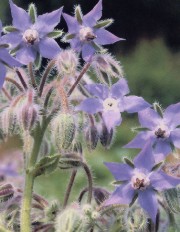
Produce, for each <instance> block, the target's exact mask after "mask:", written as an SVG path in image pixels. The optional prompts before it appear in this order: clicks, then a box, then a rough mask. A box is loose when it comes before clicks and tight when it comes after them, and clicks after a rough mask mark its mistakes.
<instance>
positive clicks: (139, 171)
mask: <svg viewBox="0 0 180 232" xmlns="http://www.w3.org/2000/svg"><path fill="white" fill-rule="evenodd" d="M152 152H153V151H152V146H151V143H150V142H148V143H146V145H145V146H144V148H143V150H142V151H141V152H140V153H139V154H138V155H137V156H136V157H135V159H134V164H133V163H132V165H128V164H119V163H105V165H106V166H107V168H108V169H109V170H110V172H111V173H112V175H113V176H114V178H115V179H116V182H117V183H118V182H119V181H120V182H123V183H122V184H121V185H120V186H118V187H117V188H116V190H115V191H114V192H113V193H112V195H111V196H110V197H109V199H107V200H106V201H105V202H104V205H105V206H107V205H112V204H130V203H132V202H133V200H134V199H135V197H137V198H138V203H139V204H140V206H141V207H142V208H143V209H144V210H145V211H146V212H147V213H148V214H149V216H150V217H151V218H152V220H153V221H154V222H155V220H156V215H157V210H158V201H157V197H156V191H162V190H165V189H169V188H173V187H175V186H176V185H178V184H180V178H175V177H172V176H168V175H167V174H165V173H164V172H163V171H161V169H160V168H159V169H157V170H156V169H155V168H154V167H155V160H154V156H153V154H152Z"/></svg>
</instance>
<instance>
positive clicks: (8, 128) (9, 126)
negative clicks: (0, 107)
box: [0, 107, 17, 135]
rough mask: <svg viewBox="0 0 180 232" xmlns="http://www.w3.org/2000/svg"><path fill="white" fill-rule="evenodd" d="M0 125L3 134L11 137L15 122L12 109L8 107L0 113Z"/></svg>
mask: <svg viewBox="0 0 180 232" xmlns="http://www.w3.org/2000/svg"><path fill="white" fill-rule="evenodd" d="M0 125H1V128H2V133H3V134H5V135H12V134H13V133H14V131H15V128H16V125H17V120H16V116H15V114H14V112H13V109H12V108H10V107H8V108H6V109H5V110H4V111H3V112H2V113H1V118H0Z"/></svg>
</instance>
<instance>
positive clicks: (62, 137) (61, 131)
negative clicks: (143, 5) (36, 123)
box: [52, 113, 75, 151]
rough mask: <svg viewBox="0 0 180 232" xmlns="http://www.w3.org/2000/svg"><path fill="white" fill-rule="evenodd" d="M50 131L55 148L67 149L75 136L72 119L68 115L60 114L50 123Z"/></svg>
mask: <svg viewBox="0 0 180 232" xmlns="http://www.w3.org/2000/svg"><path fill="white" fill-rule="evenodd" d="M52 131H53V136H54V140H55V143H56V146H57V148H58V149H59V150H60V151H61V150H64V149H65V150H66V149H68V148H69V147H70V146H71V144H72V141H73V139H74V135H75V123H74V118H73V116H72V115H71V114H70V113H60V114H59V115H57V116H56V117H55V118H54V120H53V122H52Z"/></svg>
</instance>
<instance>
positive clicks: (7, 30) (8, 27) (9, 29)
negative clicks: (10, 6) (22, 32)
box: [3, 26, 18, 33]
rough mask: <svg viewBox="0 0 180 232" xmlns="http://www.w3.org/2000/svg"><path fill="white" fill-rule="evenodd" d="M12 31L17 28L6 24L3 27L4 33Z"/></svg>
mask: <svg viewBox="0 0 180 232" xmlns="http://www.w3.org/2000/svg"><path fill="white" fill-rule="evenodd" d="M14 31H18V29H16V28H15V27H13V26H6V27H4V28H3V32H4V33H9V32H14Z"/></svg>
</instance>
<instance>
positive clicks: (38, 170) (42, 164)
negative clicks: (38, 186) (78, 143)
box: [30, 155, 60, 177]
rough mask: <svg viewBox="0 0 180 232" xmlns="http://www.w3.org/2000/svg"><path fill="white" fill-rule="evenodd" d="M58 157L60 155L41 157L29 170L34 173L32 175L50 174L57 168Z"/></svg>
mask: <svg viewBox="0 0 180 232" xmlns="http://www.w3.org/2000/svg"><path fill="white" fill-rule="evenodd" d="M59 159H60V155H53V156H46V157H43V158H42V159H41V160H40V161H39V162H38V163H37V164H36V165H35V167H34V168H33V170H30V172H31V173H33V174H34V177H37V176H40V175H44V174H50V173H52V172H54V171H55V169H56V168H57V166H58V163H59Z"/></svg>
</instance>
